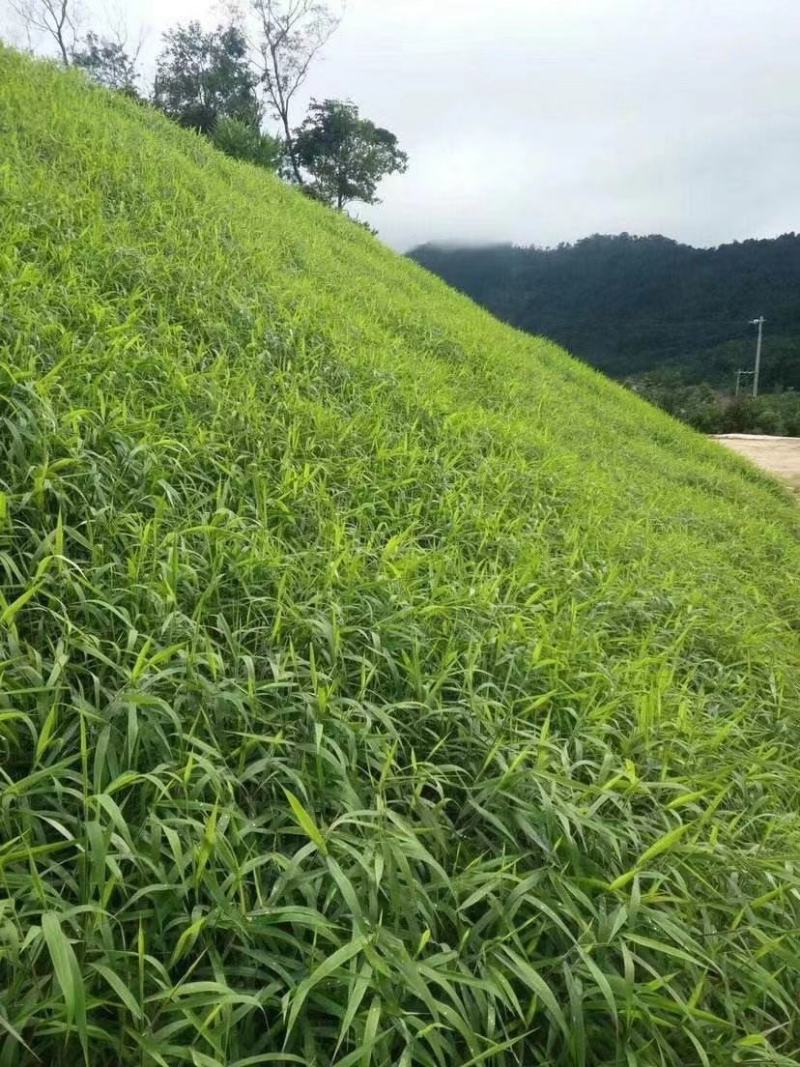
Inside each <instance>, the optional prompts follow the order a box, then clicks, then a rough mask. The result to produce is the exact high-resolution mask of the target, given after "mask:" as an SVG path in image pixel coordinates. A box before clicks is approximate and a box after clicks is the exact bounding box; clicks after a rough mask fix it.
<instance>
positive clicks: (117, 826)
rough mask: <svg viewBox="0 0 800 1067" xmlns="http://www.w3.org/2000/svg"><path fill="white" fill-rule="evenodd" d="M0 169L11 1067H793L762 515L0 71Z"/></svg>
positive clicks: (325, 229) (406, 297)
mask: <svg viewBox="0 0 800 1067" xmlns="http://www.w3.org/2000/svg"><path fill="white" fill-rule="evenodd" d="M0 137H1V138H2V146H3V153H2V158H0V352H1V353H2V364H1V366H0V414H1V415H2V432H1V434H0V454H1V459H0V478H1V479H2V481H1V482H0V486H1V487H2V489H3V491H4V496H3V502H4V505H3V512H2V514H3V525H2V529H1V530H0V564H2V568H3V571H4V579H3V585H2V589H3V596H4V598H5V600H4V602H3V603H2V604H0V610H1V611H2V620H1V627H0V667H1V668H2V686H3V696H2V705H0V754H1V755H2V764H1V765H0V766H1V767H2V769H1V770H0V774H2V791H1V792H0V827H1V828H0V835H1V836H2V839H3V840H4V842H5V843H4V844H2V846H0V890H2V894H3V895H4V896H5V895H7V897H8V899H7V900H6V901H0V1035H2V1034H3V1028H5V1030H6V1035H5V1036H0V1067H10V1065H12V1064H13V1065H17V1064H20V1063H28V1062H33V1059H32V1056H31V1055H30V1054H29V1053H28V1052H26V1051H25V1047H24V1046H23V1045H22V1044H21V1042H22V1041H24V1042H26V1043H27V1045H28V1046H30V1048H31V1049H32V1050H33V1051H35V1052H36V1053H37V1054H38V1055H39V1056H40V1057H41V1060H42V1061H43V1062H45V1063H47V1064H61V1063H69V1064H73V1063H75V1062H76V1061H78V1060H80V1058H81V1056H82V1055H83V1053H82V1052H81V1046H83V1047H84V1049H85V1050H87V1051H86V1058H87V1060H88V1062H89V1063H91V1064H92V1065H109V1067H110V1065H115V1067H116V1065H118V1064H119V1065H125V1067H127V1065H131V1067H132V1065H134V1064H136V1065H148V1067H150V1065H155V1064H162V1065H163V1064H169V1065H172V1064H181V1063H195V1064H199V1065H203V1067H209V1065H213V1064H225V1065H232V1064H235V1063H248V1064H249V1063H253V1064H256V1063H262V1062H279V1063H305V1064H312V1063H315V1064H319V1065H328V1064H331V1063H334V1062H335V1063H338V1064H340V1065H341V1067H346V1065H350V1064H352V1065H355V1064H370V1063H371V1064H373V1065H386V1067H388V1065H389V1064H395V1063H397V1064H405V1065H411V1064H414V1065H416V1064H419V1065H442V1067H444V1065H454V1064H466V1063H467V1062H469V1063H488V1064H495V1065H511V1064H517V1063H520V1064H525V1065H530V1064H537V1063H539V1064H581V1063H591V1064H616V1063H623V1062H627V1063H635V1064H648V1065H650V1064H657V1063H666V1064H687V1063H701V1062H703V1063H705V1062H710V1063H712V1064H720V1065H722V1064H725V1065H727V1064H730V1063H731V1062H733V1061H734V1059H735V1058H736V1057H739V1058H740V1061H741V1062H747V1063H756V1062H795V1057H796V1056H797V1050H798V1048H800V1023H798V1019H797V1010H796V998H797V995H798V992H800V955H799V954H798V950H797V941H796V930H797V928H798V927H800V899H799V897H800V894H798V889H799V888H800V883H799V882H798V861H797V855H798V844H799V843H800V834H799V833H798V816H797V811H798V803H799V801H800V797H799V796H798V784H799V783H800V775H798V759H797V747H798V742H800V730H799V729H798V717H797V716H798V681H799V680H800V668H798V663H799V662H800V642H799V641H798V627H799V625H800V608H799V607H798V605H799V604H800V600H799V599H798V592H799V591H800V590H798V575H800V546H799V544H798V517H797V512H796V510H793V508H792V506H791V505H790V504H789V503H788V502H787V501H786V499H785V498H784V495H783V494H782V492H781V490H779V489H778V487H777V486H774V485H773V484H772V483H770V482H768V481H767V480H766V479H763V478H762V477H761V476H760V475H758V474H757V473H756V472H755V471H754V470H752V469H751V468H749V467H748V466H746V465H745V464H744V463H742V462H740V461H739V460H738V459H737V458H736V457H733V456H730V455H727V454H725V453H723V451H722V450H721V449H720V448H718V447H717V446H715V445H712V444H710V443H707V442H705V441H703V440H701V439H700V438H699V437H697V436H695V435H694V434H693V433H691V432H690V431H689V430H687V429H684V428H682V427H680V426H678V425H677V424H675V423H673V422H671V421H670V420H668V419H667V418H666V417H664V416H662V415H661V414H659V413H658V412H656V411H655V410H652V409H650V408H648V407H647V406H646V405H644V404H643V403H640V402H638V401H637V400H636V399H635V398H634V397H632V396H630V395H629V394H626V393H624V392H623V391H622V390H621V389H620V388H618V387H617V386H615V385H613V384H611V383H609V382H606V381H604V380H603V379H602V378H600V377H599V376H598V375H596V374H595V373H594V372H592V371H591V370H589V369H587V368H586V367H584V366H582V365H580V364H577V363H575V362H573V361H571V360H570V359H568V358H567V357H566V356H565V355H564V354H563V353H561V352H560V351H558V350H557V349H555V348H554V347H552V346H549V345H546V344H544V343H540V342H537V341H536V340H533V339H531V338H529V337H525V336H523V335H522V334H518V333H515V332H514V331H512V330H510V329H508V328H506V327H504V326H502V325H500V324H498V323H497V322H495V321H494V320H492V319H491V318H490V317H489V316H488V315H487V314H485V313H484V312H482V311H480V310H479V309H477V308H476V307H474V306H473V305H471V304H470V303H469V302H468V301H467V300H465V299H463V298H461V297H459V296H457V295H456V294H454V293H452V292H450V291H449V290H447V289H446V287H445V286H444V285H443V284H441V283H440V282H439V281H437V280H436V279H434V278H433V277H432V276H429V275H427V274H425V273H424V272H423V271H421V270H419V269H418V268H416V267H415V266H413V265H412V264H410V263H408V262H405V261H403V260H401V259H400V258H398V257H396V256H395V255H393V254H392V253H390V252H389V251H387V250H386V249H384V248H382V247H381V246H380V245H379V244H378V243H377V242H375V241H374V240H373V239H372V238H371V237H369V235H367V234H366V233H364V232H363V231H361V230H359V229H358V228H356V227H354V226H352V225H351V224H349V223H348V222H347V221H345V220H343V219H340V218H337V217H334V215H333V214H331V213H329V212H327V211H326V210H324V209H322V208H320V207H319V206H317V205H315V204H312V203H310V202H306V201H304V200H303V199H302V198H301V197H300V196H298V195H296V194H295V193H293V192H292V191H290V190H288V189H286V188H284V187H283V186H282V185H281V184H280V183H279V182H278V181H276V180H275V179H273V178H271V177H270V176H268V175H265V174H263V173H258V172H256V171H254V170H252V169H249V168H247V167H245V166H242V165H238V164H235V163H232V162H230V161H226V160H224V159H223V158H222V157H220V156H218V155H217V154H216V153H214V152H213V151H212V150H211V149H210V148H209V147H208V146H206V145H205V144H203V143H201V142H200V141H198V140H197V139H196V138H194V137H193V136H191V135H189V134H186V133H183V132H180V131H178V130H176V129H174V128H173V127H171V126H170V125H169V124H168V123H167V122H166V121H165V120H162V119H161V118H160V117H158V116H156V115H154V114H151V113H149V112H148V111H146V110H140V109H137V107H136V106H135V105H132V104H130V103H129V102H127V101H124V100H120V99H113V98H112V97H111V96H108V95H105V94H103V93H102V92H100V91H96V90H92V89H89V88H88V87H86V86H84V85H83V84H82V83H81V82H80V80H79V79H77V78H73V77H69V76H65V75H63V74H60V73H57V72H55V71H53V70H51V69H49V68H47V67H45V66H42V65H34V64H31V63H30V62H28V61H25V60H23V59H21V58H19V57H18V56H16V55H14V54H11V53H9V52H5V51H0ZM325 960H328V961H329V962H328V964H325V963H324V961H325ZM318 968H320V969H318ZM12 1028H13V1029H12ZM759 1035H765V1036H759ZM743 1039H745V1040H744V1043H743V1044H738V1043H739V1042H742V1040H743ZM282 1050H285V1051H282ZM335 1050H336V1051H335ZM266 1053H272V1054H273V1056H272V1059H270V1058H269V1057H268V1056H267V1057H266V1058H265V1057H264V1054H266ZM779 1053H780V1054H782V1055H783V1056H784V1057H787V1058H786V1059H783V1060H781V1059H780V1055H779ZM626 1055H627V1060H626V1059H625V1056H626ZM247 1057H255V1058H254V1059H248V1058H247Z"/></svg>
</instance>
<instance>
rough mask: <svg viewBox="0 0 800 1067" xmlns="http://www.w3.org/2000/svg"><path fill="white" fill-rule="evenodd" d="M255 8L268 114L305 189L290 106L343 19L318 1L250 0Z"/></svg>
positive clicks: (298, 180)
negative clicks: (279, 128)
mask: <svg viewBox="0 0 800 1067" xmlns="http://www.w3.org/2000/svg"><path fill="white" fill-rule="evenodd" d="M251 7H252V10H253V12H254V13H255V15H256V18H257V20H258V28H259V35H260V36H259V41H258V44H257V46H256V57H257V58H256V62H257V66H258V74H259V78H260V81H261V85H262V87H263V91H264V95H265V96H266V99H267V104H268V107H269V109H270V111H271V112H272V114H273V116H274V117H275V118H276V119H277V120H278V121H279V122H280V123H281V126H282V127H283V133H284V137H285V139H286V152H287V155H288V157H289V164H290V166H291V169H292V174H293V176H294V179H295V181H296V182H297V183H298V184H299V185H303V184H304V182H303V176H302V173H301V171H300V166H299V164H298V161H297V154H296V152H295V150H294V137H293V134H292V128H291V121H290V111H291V104H292V100H293V98H294V96H295V94H296V93H297V91H298V89H300V87H301V86H302V84H303V82H304V81H305V80H306V77H307V75H308V72H309V69H310V67H311V64H312V62H313V61H314V59H315V58H316V56H317V55H318V54H319V52H320V51H321V50H322V48H324V47H325V45H326V44H327V43H328V41H329V40H330V38H331V36H332V34H333V33H334V31H335V30H336V28H337V27H338V25H339V21H340V20H339V17H337V16H335V15H334V14H333V13H332V12H331V11H330V9H329V8H328V7H327V5H326V4H324V3H322V2H320V0H251Z"/></svg>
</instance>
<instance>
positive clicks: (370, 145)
mask: <svg viewBox="0 0 800 1067" xmlns="http://www.w3.org/2000/svg"><path fill="white" fill-rule="evenodd" d="M294 150H295V153H296V156H297V160H298V162H299V164H300V166H302V167H303V169H304V170H305V171H307V172H308V174H309V175H310V177H311V182H310V185H311V191H312V192H313V194H314V195H315V196H316V197H318V198H319V199H320V200H324V201H325V202H326V203H328V204H331V205H332V206H334V207H336V208H337V209H338V210H339V211H341V210H342V209H343V208H344V207H345V206H346V205H347V204H349V203H352V202H353V201H360V202H361V203H364V204H376V203H378V197H377V195H376V191H377V187H378V183H379V182H380V180H381V179H382V178H384V177H385V176H386V175H387V174H394V173H396V172H399V173H402V172H403V171H405V169H406V166H407V165H408V156H407V155H406V153H405V152H403V151H401V149H400V146H399V145H398V142H397V137H396V136H395V135H394V134H393V133H392V132H391V131H390V130H385V129H383V128H382V127H380V126H376V125H375V123H374V122H370V121H369V119H362V118H361V116H360V115H359V110H358V108H357V107H356V105H355V104H353V103H351V102H350V101H343V100H323V101H322V102H320V101H318V100H312V101H311V104H310V106H309V109H308V116H307V118H306V120H305V122H304V123H303V124H302V126H300V127H299V128H298V129H297V130H296V131H295V138H294Z"/></svg>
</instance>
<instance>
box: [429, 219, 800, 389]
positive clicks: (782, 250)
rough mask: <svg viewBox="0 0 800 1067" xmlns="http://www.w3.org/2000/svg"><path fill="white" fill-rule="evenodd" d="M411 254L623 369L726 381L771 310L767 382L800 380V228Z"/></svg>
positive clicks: (609, 369)
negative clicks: (712, 237) (764, 234)
mask: <svg viewBox="0 0 800 1067" xmlns="http://www.w3.org/2000/svg"><path fill="white" fill-rule="evenodd" d="M409 255H410V256H411V258H412V259H415V260H416V261H417V262H418V263H421V264H422V265H423V266H425V267H427V268H428V269H429V270H431V271H433V272H434V273H435V274H438V275H439V276H440V277H442V278H444V280H445V281H447V282H448V283H449V284H450V285H453V286H455V287H456V288H457V289H460V290H461V291H462V292H464V293H466V294H467V295H468V296H471V297H472V298H473V299H474V300H477V301H478V303H480V304H483V305H484V307H486V308H488V309H489V310H490V311H491V312H493V313H494V314H495V315H497V316H498V317H499V318H501V319H504V320H505V321H506V322H509V323H511V324H512V325H514V326H518V327H520V328H521V329H523V330H528V331H529V332H531V333H535V334H542V335H543V336H545V337H550V338H552V339H553V340H555V341H558V342H559V343H560V344H562V345H564V346H565V347H566V348H567V349H569V350H570V351H571V352H572V353H574V354H575V355H577V356H579V357H580V358H581V359H584V360H586V361H587V362H588V363H591V364H592V365H593V366H595V367H598V368H600V369H601V370H603V371H605V372H606V373H608V374H611V375H613V376H614V377H618V378H622V377H625V376H627V375H632V374H641V373H643V372H646V371H650V370H652V369H653V368H655V367H667V368H674V369H676V370H678V371H679V372H680V373H681V376H682V377H684V378H685V379H687V380H689V381H708V382H711V383H712V384H715V385H721V386H728V385H730V384H732V382H733V374H734V372H735V371H736V369H737V368H738V367H750V366H751V365H752V360H753V347H754V345H753V341H754V338H753V328H752V327H750V326H748V324H747V322H748V319H751V318H754V317H755V316H756V315H765V316H766V317H767V320H768V321H767V327H766V335H765V336H766V344H765V348H764V372H763V384H764V387H765V388H767V389H769V388H776V387H779V386H783V387H789V386H791V387H793V388H795V389H798V388H800V235H796V234H793V233H791V234H785V235H784V236H783V237H777V238H775V239H774V240H762V241H742V242H736V243H734V244H727V245H720V246H719V247H718V248H709V249H705V248H692V247H691V246H689V245H684V244H678V242H676V241H672V240H670V239H669V238H666V237H660V236H657V235H656V236H651V237H631V236H630V235H628V234H621V235H619V236H616V237H606V236H599V235H596V236H594V237H587V238H586V239H584V240H582V241H577V242H576V243H575V244H565V245H559V247H558V248H552V249H540V248H518V247H514V246H512V245H493V246H487V247H473V248H470V247H452V246H451V247H444V246H438V245H433V244H427V245H422V246H420V247H419V248H415V249H414V250H413V251H412V252H410V253H409Z"/></svg>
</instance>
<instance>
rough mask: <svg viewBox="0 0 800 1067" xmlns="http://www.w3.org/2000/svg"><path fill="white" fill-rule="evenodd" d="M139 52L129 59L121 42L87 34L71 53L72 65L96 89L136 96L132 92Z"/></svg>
mask: <svg viewBox="0 0 800 1067" xmlns="http://www.w3.org/2000/svg"><path fill="white" fill-rule="evenodd" d="M138 55H139V50H138V48H137V50H136V51H135V52H134V54H133V55H132V56H131V55H129V53H128V52H127V50H126V48H125V45H124V42H123V41H120V40H116V41H115V40H112V39H111V38H109V37H100V36H99V35H98V34H96V33H93V32H92V31H91V30H90V31H89V32H88V33H87V34H86V37H85V38H84V39H83V41H82V42H81V46H80V47H78V48H76V49H75V50H74V51H73V53H72V62H73V64H74V65H75V66H76V67H81V68H82V69H83V70H85V71H86V73H87V74H88V75H89V77H90V78H92V79H93V80H94V81H96V82H97V83H98V84H100V85H104V86H105V87H106V88H107V89H117V90H120V91H121V92H125V93H130V94H132V95H138V94H137V91H136V81H137V79H138V74H137V72H136V60H137V58H138Z"/></svg>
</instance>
